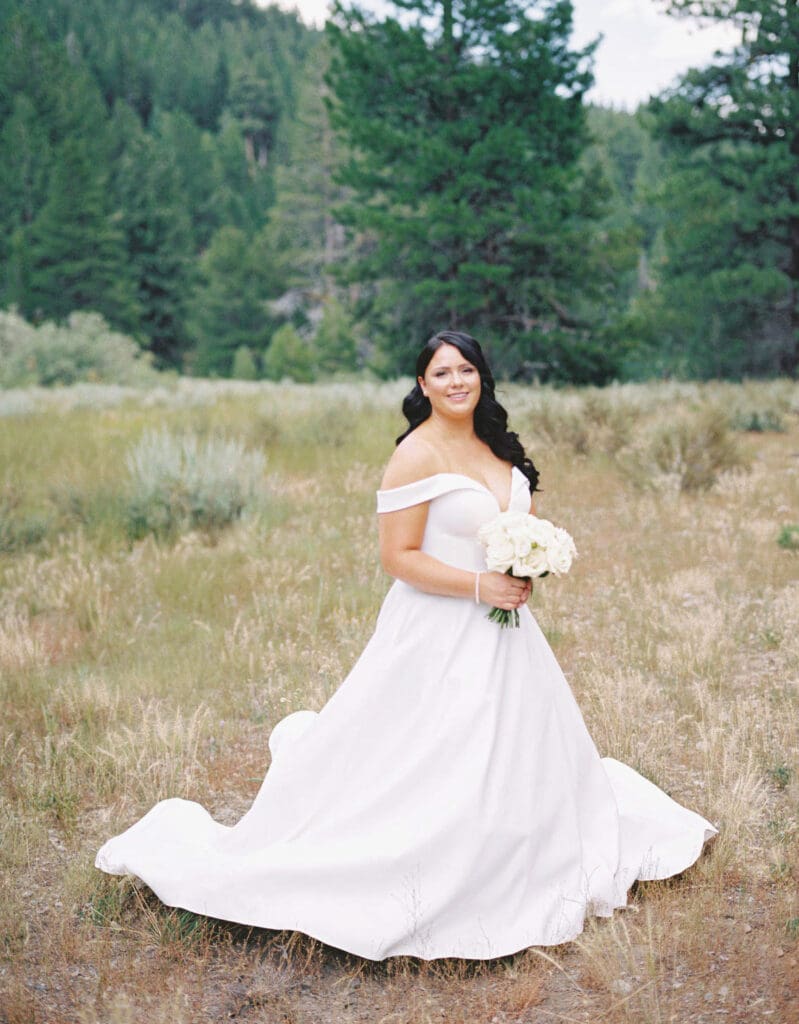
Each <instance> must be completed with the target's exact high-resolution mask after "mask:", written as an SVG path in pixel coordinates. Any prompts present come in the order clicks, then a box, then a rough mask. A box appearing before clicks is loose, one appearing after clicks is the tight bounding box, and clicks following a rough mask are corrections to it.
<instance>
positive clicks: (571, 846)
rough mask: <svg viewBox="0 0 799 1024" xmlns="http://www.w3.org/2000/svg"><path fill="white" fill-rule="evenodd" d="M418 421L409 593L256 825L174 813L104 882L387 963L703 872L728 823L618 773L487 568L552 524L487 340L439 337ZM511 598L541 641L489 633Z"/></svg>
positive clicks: (270, 782)
mask: <svg viewBox="0 0 799 1024" xmlns="http://www.w3.org/2000/svg"><path fill="white" fill-rule="evenodd" d="M403 411H404V412H405V415H406V417H407V418H408V420H409V423H410V425H409V427H408V430H407V431H406V432H405V434H404V435H402V437H401V438H400V439H399V441H398V446H397V448H396V450H395V452H394V454H393V456H392V457H391V459H390V461H389V463H388V466H387V468H386V471H385V476H384V478H383V482H382V488H381V490H380V491H378V493H377V508H378V513H379V523H380V553H381V559H382V562H383V565H384V567H385V568H386V570H387V571H388V572H389V573H390V574H391V575H392V576H394V577H395V578H396V580H395V582H394V584H393V586H392V587H391V589H390V591H389V593H388V595H387V597H386V600H385V602H384V603H383V606H382V608H381V610H380V614H379V616H378V619H377V624H376V628H375V631H374V634H373V636H372V638H371V640H370V641H369V643H368V644H367V646H366V648H365V650H364V652H363V654H362V655H361V657H360V658H359V660H358V662H357V663H356V665H355V666H354V668H353V669H352V671H351V672H350V674H349V676H347V678H346V679H345V680H344V682H343V683H342V684H341V686H340V687H339V689H338V690H337V691H336V693H335V694H334V695H333V697H332V698H331V699H330V700H329V701H328V703H327V704H326V705H325V706H324V707H323V708H322V709H321V711H320V712H318V713H314V712H311V711H298V712H295V713H294V714H291V715H289V716H288V717H287V718H284V719H283V720H282V721H281V722H279V723H278V724H277V726H276V727H275V728H274V730H273V731H272V734H271V736H270V739H269V746H270V750H271V754H272V762H271V765H270V768H269V771H268V773H267V775H266V778H265V780H264V782H263V785H262V786H261V789H260V791H259V793H258V795H257V796H256V798H255V801H254V802H253V805H252V807H251V808H250V810H249V811H248V812H247V814H245V815H244V817H243V818H242V819H241V820H240V821H239V822H238V824H236V825H234V826H233V827H226V826H223V825H220V824H218V823H217V822H215V821H214V820H213V819H212V818H211V817H210V816H209V814H208V813H207V812H206V811H205V810H204V809H203V808H202V807H201V806H200V805H199V804H197V803H194V802H191V801H187V800H180V799H171V800H164V801H162V802H160V803H159V804H157V805H156V806H155V807H154V808H153V809H152V810H151V811H149V812H148V813H147V814H146V815H145V816H144V817H143V818H142V819H141V820H140V821H138V822H136V823H135V824H134V825H133V826H132V827H131V828H129V829H128V830H127V831H126V832H124V833H122V835H119V836H117V837H115V838H113V839H111V840H109V841H108V842H107V843H106V844H105V845H104V846H103V847H102V849H101V850H100V851H99V853H98V855H97V866H98V867H99V868H101V869H102V870H104V871H107V872H110V873H113V874H125V873H131V874H134V875H137V876H138V877H139V878H141V879H143V880H144V881H145V882H146V883H147V884H148V885H149V886H150V887H151V888H152V889H153V890H154V891H155V893H156V894H157V895H158V896H159V897H160V899H161V900H162V901H163V902H164V903H166V904H167V905H169V906H174V907H182V908H184V909H187V910H190V911H194V912H196V913H199V914H207V915H209V916H212V917H216V918H222V919H224V920H228V921H235V922H239V923H242V924H245V925H255V926H261V927H266V928H274V929H293V930H297V931H301V932H305V933H306V934H308V935H312V936H314V937H316V938H318V939H321V940H323V941H324V942H327V943H329V944H330V945H332V946H337V947H339V948H341V949H344V950H348V951H349V952H352V953H355V954H358V955H360V956H363V957H367V958H369V959H373V960H381V959H383V958H385V957H389V956H396V955H399V954H407V955H411V956H418V957H422V958H424V959H428V960H429V959H433V958H436V957H446V956H453V957H466V958H481V959H482V958H489V957H497V956H503V955H506V954H510V953H513V952H516V951H517V950H520V949H523V948H526V947H527V946H531V945H554V944H558V943H561V942H565V941H567V940H569V939H572V938H574V937H575V936H576V935H578V934H579V933H580V931H581V930H582V928H583V925H584V921H585V918H586V916H587V915H588V914H594V915H601V916H609V915H611V914H612V912H613V910H614V909H615V908H617V907H623V906H625V904H626V902H627V891H628V890H629V888H630V886H631V885H632V884H633V882H634V881H635V880H636V879H655V878H666V877H668V876H670V875H673V874H676V873H678V872H680V871H683V870H684V869H685V868H687V867H688V866H689V865H690V864H692V863H693V862H694V861H695V860H696V858H697V857H698V856H699V854H700V852H701V850H702V846H703V844H704V842H705V841H706V840H707V839H709V838H710V837H711V836H713V835H714V834H715V832H716V830H715V828H714V827H713V826H712V825H711V824H710V823H709V822H707V821H705V820H704V818H702V817H700V816H699V815H698V814H695V813H694V812H693V811H690V810H687V809H685V808H683V807H681V806H680V805H679V804H677V803H675V802H674V801H673V800H672V799H670V798H669V797H668V796H667V795H666V794H665V793H663V792H662V791H661V790H660V789H658V788H657V787H656V786H654V785H653V784H652V783H650V782H648V781H647V780H645V779H644V778H642V777H641V776H640V775H638V774H637V773H636V772H634V771H633V770H632V769H631V768H629V767H627V766H625V765H623V764H620V763H619V762H618V761H615V760H612V759H610V758H604V759H601V758H600V757H599V754H598V753H597V751H596V748H595V747H594V744H593V742H592V741H591V738H590V736H589V735H588V732H587V730H586V727H585V724H584V722H583V719H582V716H581V714H580V711H579V709H578V707H577V705H576V703H575V701H574V698H573V696H572V694H571V691H570V689H569V687H568V684H567V682H566V680H565V678H564V676H563V674H562V672H561V670H560V668H559V666H558V664H557V662H556V660H555V657H554V655H553V653H552V651H551V650H550V648H549V645H548V644H547V642H546V640H545V638H544V636H543V634H542V633H541V630H540V628H539V626H538V624H537V623H536V621H535V619H534V618H533V616H532V615H531V614H530V612H529V610H528V609H527V608H526V607H524V605H525V602H526V601H527V598H528V597H529V595H530V584H529V583H527V582H525V581H523V580H518V579H514V578H512V577H510V576H506V575H503V574H501V573H496V572H487V571H486V569H485V561H484V557H483V552H482V548H481V546H480V544H479V543H478V541H477V531H478V529H479V527H480V526H481V525H482V524H483V523H484V522H487V521H488V520H490V519H493V518H494V517H495V516H496V515H497V513H498V512H499V511H505V510H506V509H515V510H518V511H520V512H528V511H532V510H533V505H532V492H533V491H534V490H535V488H536V483H537V479H538V474H537V472H536V470H535V467H534V466H533V464H532V462H531V461H530V459H529V458H527V457H526V456H525V453H524V449H523V448H522V445H521V444H520V442H519V440H518V437H517V435H516V434H514V433H512V432H510V431H508V430H507V414H506V413H505V410H504V409H503V408H502V406H501V405H499V403H498V402H497V401H496V399H495V398H494V381H493V378H492V376H491V372H490V370H489V368H488V365H487V363H486V361H485V358H484V356H483V353H482V351H481V349H480V346H479V345H478V343H477V342H476V341H475V340H474V339H473V338H471V337H470V336H469V335H467V334H462V333H459V332H454V331H443V332H441V333H439V334H436V335H435V336H434V337H432V338H431V339H430V340H429V341H428V342H427V344H426V345H425V346H424V348H423V349H422V351H421V353H420V355H419V359H418V363H417V383H416V385H415V387H414V388H413V390H412V391H411V393H410V394H409V395H408V397H407V398H406V399H405V402H404V404H403ZM491 606H496V607H499V608H504V609H509V610H510V609H520V613H521V614H520V619H521V623H520V627H519V628H517V629H501V628H499V626H497V625H496V624H495V623H493V622H490V621H489V620H488V619H487V617H486V614H487V612H488V610H489V609H490V607H491Z"/></svg>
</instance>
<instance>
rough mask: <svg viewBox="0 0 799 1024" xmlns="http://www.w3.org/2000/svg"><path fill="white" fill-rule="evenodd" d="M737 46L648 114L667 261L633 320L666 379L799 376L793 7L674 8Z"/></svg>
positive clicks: (684, 0) (796, 32)
mask: <svg viewBox="0 0 799 1024" xmlns="http://www.w3.org/2000/svg"><path fill="white" fill-rule="evenodd" d="M670 9H671V11H672V13H674V14H677V15H686V16H692V17H701V18H703V19H711V20H714V21H730V22H732V23H733V24H735V25H736V26H738V27H739V28H740V30H741V43H740V45H738V46H737V47H735V48H734V49H733V50H732V51H731V52H729V53H727V54H725V55H717V57H716V59H715V61H714V62H713V63H712V64H711V65H710V66H709V67H707V68H705V69H703V70H696V71H691V72H689V73H688V74H687V75H685V76H684V78H683V79H682V80H681V81H680V82H679V83H678V84H677V85H676V86H675V87H674V88H673V89H671V90H670V91H669V92H667V93H666V94H665V95H664V96H663V97H661V98H660V99H658V100H656V101H654V102H653V103H652V104H651V111H652V114H653V116H654V125H655V130H656V132H657V135H658V137H659V138H660V139H661V140H663V142H664V144H665V145H666V146H667V148H668V151H669V154H670V157H671V161H672V165H671V174H670V176H669V178H668V179H667V181H666V182H665V184H664V187H663V189H662V192H661V196H660V200H661V204H662V207H663V209H664V211H665V215H666V218H667V222H666V227H665V247H666V259H665V260H664V262H663V263H662V265H661V267H660V287H659V289H658V291H657V293H656V294H655V295H653V296H650V297H648V299H647V300H646V301H645V302H643V303H642V304H641V306H640V309H639V313H640V318H639V322H640V325H641V329H642V333H644V334H647V333H648V334H649V336H650V338H651V344H652V346H653V349H655V350H656V351H657V352H658V355H659V356H660V358H661V359H662V360H663V362H664V365H665V367H667V368H668V367H676V368H679V369H680V370H682V372H685V373H688V374H699V375H701V376H718V375H733V376H739V375H741V374H757V373H761V374H762V373H779V372H781V373H787V374H792V375H796V374H797V372H799V5H797V3H796V2H795V0H791V2H786V0H672V2H671V4H670Z"/></svg>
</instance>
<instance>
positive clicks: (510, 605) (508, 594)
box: [480, 572, 533, 611]
mask: <svg viewBox="0 0 799 1024" xmlns="http://www.w3.org/2000/svg"><path fill="white" fill-rule="evenodd" d="M532 590H533V584H532V583H531V582H530V580H520V579H517V578H516V577H515V576H508V574H507V573H502V572H484V573H481V575H480V600H481V601H482V602H483V604H490V605H492V607H494V608H502V609H504V610H505V611H513V610H514V609H516V608H520V607H521V606H522V605H523V604H524V602H525V601H526V600H527V598H528V597H529V596H530V594H531V593H532Z"/></svg>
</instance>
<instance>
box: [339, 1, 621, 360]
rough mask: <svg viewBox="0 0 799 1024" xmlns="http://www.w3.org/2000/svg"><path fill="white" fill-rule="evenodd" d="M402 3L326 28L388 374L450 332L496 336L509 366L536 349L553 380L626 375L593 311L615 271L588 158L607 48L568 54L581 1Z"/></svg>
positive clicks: (363, 271) (371, 309) (350, 207)
mask: <svg viewBox="0 0 799 1024" xmlns="http://www.w3.org/2000/svg"><path fill="white" fill-rule="evenodd" d="M394 7H395V8H398V9H399V12H400V13H399V14H398V15H397V16H396V17H386V18H384V19H382V20H378V19H375V18H372V17H370V16H369V15H367V14H366V13H364V12H363V11H361V10H359V9H358V8H357V7H344V6H342V5H341V4H337V5H336V6H335V7H334V13H333V19H332V22H331V23H330V24H329V26H328V30H329V36H330V39H331V43H332V45H333V53H334V56H333V61H332V65H331V71H330V76H329V77H330V83H331V86H332V88H333V91H334V94H335V100H334V105H333V117H334V124H335V125H336V126H337V127H338V128H339V129H340V130H341V131H342V133H343V134H344V136H345V138H346V140H347V142H348V144H349V146H350V147H351V151H352V156H351V158H350V160H349V162H348V163H347V164H346V165H345V167H344V169H343V171H342V173H341V180H342V182H343V184H345V185H346V186H348V187H349V188H350V189H352V192H353V196H354V198H353V201H352V202H350V203H348V204H346V205H345V207H344V209H343V210H342V217H343V218H344V219H345V221H346V223H347V224H348V226H349V227H350V229H351V230H352V232H353V233H354V235H355V237H356V241H357V242H358V243H359V246H358V257H357V258H356V259H355V260H354V261H353V265H352V266H351V267H350V268H349V279H350V280H353V281H358V282H371V287H370V288H369V289H364V292H363V299H364V307H365V310H366V313H367V315H368V318H369V321H370V326H371V333H372V334H375V333H377V334H378V335H379V336H381V338H382V347H383V365H384V367H386V368H387V369H389V370H395V369H400V368H403V369H405V370H407V368H408V366H409V365H410V363H409V358H410V353H411V351H413V350H414V349H415V348H416V347H417V346H418V343H419V341H420V340H421V339H423V338H424V337H425V336H426V335H427V334H429V333H430V332H431V331H432V330H433V329H435V328H440V327H445V326H448V327H460V328H464V329H466V330H469V331H472V332H474V333H476V334H478V335H479V336H480V337H481V339H482V340H484V341H487V342H488V343H489V349H490V350H491V352H492V356H493V358H494V361H495V363H498V364H499V365H500V367H501V368H504V369H505V370H506V371H507V372H518V371H519V370H523V368H524V364H525V361H529V360H531V359H533V360H536V361H541V362H542V365H543V367H544V372H545V373H548V374H550V375H559V376H562V375H563V374H564V373H573V372H574V371H575V369H576V368H577V369H579V366H580V364H582V363H585V373H586V374H587V375H588V376H589V377H592V378H598V379H601V378H603V377H606V376H607V375H610V374H612V373H613V371H614V366H613V365H609V360H608V358H607V357H608V354H609V353H608V351H607V348H606V347H605V346H603V345H602V344H601V343H599V344H597V343H596V342H595V341H593V340H592V337H591V332H590V328H591V321H590V319H586V315H585V314H586V312H589V313H590V312H591V309H590V306H589V305H588V304H587V303H588V300H589V299H591V300H593V301H595V302H596V301H597V300H598V299H600V298H601V288H600V286H599V283H600V281H601V279H602V276H603V275H604V273H605V271H606V268H605V267H604V266H603V265H602V260H601V258H600V254H598V252H597V246H596V243H595V241H594V240H593V239H592V226H593V224H594V222H595V220H596V218H597V216H598V215H599V212H600V210H599V207H598V204H597V197H596V194H595V191H594V189H593V182H586V181H585V179H584V178H583V177H582V174H581V168H580V166H579V158H580V154H581V152H582V151H583V149H584V147H585V146H586V144H587V141H588V139H587V132H586V127H585V111H584V108H583V104H582V98H583V95H584V93H585V91H586V89H588V87H589V86H590V84H591V82H592V76H591V71H590V58H591V53H592V49H593V48H592V47H588V48H587V49H585V50H583V51H573V50H571V49H570V48H569V36H570V33H571V28H572V5H571V3H569V2H567V0H539V2H537V3H534V4H528V3H523V2H521V0H484V2H482V3H480V4H476V3H473V2H471V0H401V2H400V0H398V2H396V3H395V4H394ZM570 350H572V352H571V354H572V355H574V357H575V358H574V359H571V356H570ZM586 359H587V362H585V360H586ZM570 360H571V363H570V365H569V366H568V367H567V366H566V364H567V363H569V361H570ZM610 362H612V361H610Z"/></svg>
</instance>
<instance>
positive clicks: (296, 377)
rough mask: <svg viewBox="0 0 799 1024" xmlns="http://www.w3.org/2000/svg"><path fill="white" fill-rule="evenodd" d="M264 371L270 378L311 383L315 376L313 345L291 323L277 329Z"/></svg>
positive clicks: (267, 352)
mask: <svg viewBox="0 0 799 1024" xmlns="http://www.w3.org/2000/svg"><path fill="white" fill-rule="evenodd" d="M264 373H265V375H266V376H267V377H269V379H270V380H283V379H284V378H288V379H289V380H293V381H296V382H297V383H298V384H307V383H310V382H311V381H312V380H313V379H314V377H315V372H314V355H313V350H312V349H311V346H310V345H309V344H308V342H307V341H305V339H304V338H302V337H301V335H300V334H299V333H298V331H297V329H296V328H295V327H292V325H291V324H283V326H282V327H281V328H279V330H277V331H275V333H274V335H273V336H272V341H271V342H270V344H269V348H268V349H267V350H266V355H265V356H264Z"/></svg>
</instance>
